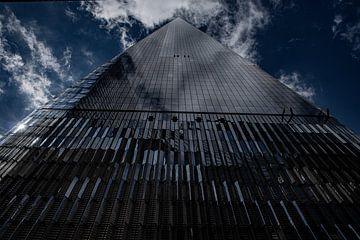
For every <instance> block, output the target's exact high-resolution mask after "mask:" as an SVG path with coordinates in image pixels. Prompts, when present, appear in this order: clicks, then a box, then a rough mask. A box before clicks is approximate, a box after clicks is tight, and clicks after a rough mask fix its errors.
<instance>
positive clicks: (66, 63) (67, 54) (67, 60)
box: [62, 47, 72, 70]
mask: <svg viewBox="0 0 360 240" xmlns="http://www.w3.org/2000/svg"><path fill="white" fill-rule="evenodd" d="M71 57H72V50H71V48H70V47H66V49H65V51H64V53H63V58H62V62H63V64H64V66H65V67H66V69H68V70H70V68H71Z"/></svg>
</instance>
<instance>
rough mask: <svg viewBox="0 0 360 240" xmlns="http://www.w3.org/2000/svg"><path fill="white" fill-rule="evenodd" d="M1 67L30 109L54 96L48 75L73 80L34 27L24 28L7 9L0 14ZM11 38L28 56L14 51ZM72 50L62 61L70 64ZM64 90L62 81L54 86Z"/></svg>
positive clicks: (65, 54)
mask: <svg viewBox="0 0 360 240" xmlns="http://www.w3.org/2000/svg"><path fill="white" fill-rule="evenodd" d="M0 20H1V21H0V65H1V67H2V68H3V69H4V70H5V71H7V72H8V73H9V74H10V76H11V80H13V81H14V82H15V83H16V84H17V86H18V87H19V89H20V91H21V92H22V93H24V94H25V96H26V97H27V98H28V99H29V106H28V107H29V108H33V107H39V106H41V105H42V104H44V103H46V102H47V101H48V100H49V99H50V98H51V97H52V94H51V91H50V86H51V85H52V82H51V80H50V79H49V74H54V73H55V74H56V75H57V76H58V78H59V79H60V80H63V79H71V78H70V77H69V76H68V74H67V70H68V69H67V68H66V67H65V68H64V66H63V64H62V62H61V61H59V60H58V59H57V58H56V57H55V56H54V54H53V52H52V49H51V48H50V47H49V46H47V45H46V43H45V42H43V41H41V40H39V39H38V37H37V35H36V34H35V30H34V28H33V27H31V26H27V25H24V24H23V23H21V22H20V20H19V19H17V17H16V16H15V15H14V13H13V12H11V10H10V9H6V11H5V13H4V14H3V15H0ZM9 36H16V44H19V45H20V44H21V45H23V46H22V47H24V48H26V50H27V52H28V54H27V53H25V52H22V53H21V54H20V53H18V52H17V51H15V50H14V49H13V48H12V47H11V44H10V43H12V40H9ZM69 56H70V58H71V54H70V55H69V49H66V50H65V53H64V58H63V61H64V63H65V64H68V63H69V59H70V58H69ZM55 87H58V88H61V87H62V86H61V82H59V83H55Z"/></svg>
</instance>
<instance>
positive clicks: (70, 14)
mask: <svg viewBox="0 0 360 240" xmlns="http://www.w3.org/2000/svg"><path fill="white" fill-rule="evenodd" d="M65 15H66V16H67V17H68V18H69V19H70V20H71V21H72V22H76V21H77V20H78V17H77V16H76V13H75V12H74V11H73V10H71V9H70V8H69V7H67V8H66V9H65Z"/></svg>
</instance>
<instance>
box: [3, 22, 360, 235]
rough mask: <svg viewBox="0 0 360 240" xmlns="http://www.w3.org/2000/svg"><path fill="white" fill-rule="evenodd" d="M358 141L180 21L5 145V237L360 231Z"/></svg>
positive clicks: (39, 114)
mask: <svg viewBox="0 0 360 240" xmlns="http://www.w3.org/2000/svg"><path fill="white" fill-rule="evenodd" d="M359 160H360V140H359V138H358V137H357V136H356V135H355V134H354V133H352V132H351V131H350V130H349V129H347V128H346V127H345V126H343V125H342V124H341V123H339V122H338V121H337V120H336V119H335V118H334V117H332V116H330V114H329V111H322V110H321V109H319V108H317V107H316V106H314V105H313V104H312V103H309V102H308V101H307V100H305V99H304V98H302V97H301V96H299V95H298V94H296V93H295V92H293V91H292V90H290V89H289V88H287V87H286V86H284V85H282V84H281V83H280V82H279V81H277V80H275V79H274V78H273V77H271V76H270V75H269V74H267V73H265V72H264V71H262V70H261V69H259V67H257V66H256V65H254V64H251V63H249V62H248V61H246V60H244V59H243V58H241V57H240V56H239V55H237V54H236V53H234V52H232V51H231V50H229V49H228V48H226V47H224V46H223V45H221V44H220V43H219V42H217V41H216V40H214V39H212V38H211V37H209V36H208V35H206V34H205V33H203V32H201V31H199V30H198V29H196V28H194V27H193V26H191V25H190V24H188V23H186V22H185V21H183V20H181V19H179V18H178V19H175V20H173V21H171V22H170V23H168V24H166V25H165V26H163V27H162V28H160V29H159V30H157V31H155V32H153V33H152V34H150V35H149V36H147V37H146V38H144V39H143V40H141V41H139V42H138V43H136V44H135V45H134V46H132V47H130V48H128V49H127V50H126V51H125V52H124V53H122V54H120V55H118V56H116V57H115V58H114V59H113V60H111V61H110V62H109V63H107V64H105V65H103V66H101V67H99V68H98V69H96V70H95V71H94V72H92V73H90V74H89V75H88V76H86V77H84V78H82V79H81V80H80V81H79V82H78V83H77V84H76V85H74V86H72V87H70V88H69V89H68V90H67V91H66V92H64V93H63V94H62V95H61V96H60V97H59V98H58V99H56V100H54V101H53V102H51V103H49V104H47V105H46V106H44V107H43V108H41V109H38V110H36V111H34V112H33V113H31V114H30V115H29V116H28V117H27V118H25V119H24V120H23V121H22V122H21V123H19V124H18V125H17V126H16V127H15V128H14V129H13V130H11V131H10V132H9V133H8V134H7V135H6V136H5V137H4V138H3V140H2V142H1V144H0V239H274V240H275V239H303V240H307V239H348V240H350V239H360V226H359V224H360V212H359V211H360V209H359V200H360V193H359V182H360V169H359V167H360V161H359Z"/></svg>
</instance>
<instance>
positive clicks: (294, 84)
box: [279, 71, 316, 101]
mask: <svg viewBox="0 0 360 240" xmlns="http://www.w3.org/2000/svg"><path fill="white" fill-rule="evenodd" d="M280 73H281V75H280V78H279V81H280V82H281V83H283V84H285V85H286V86H287V87H289V88H290V89H292V90H294V91H295V92H297V93H298V94H299V95H301V96H303V97H305V98H306V99H308V100H310V101H313V100H314V99H313V98H314V97H315V95H316V92H315V89H314V88H313V87H312V86H309V85H307V84H306V83H304V81H303V80H302V75H301V74H300V73H298V72H292V73H285V72H284V71H280Z"/></svg>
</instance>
